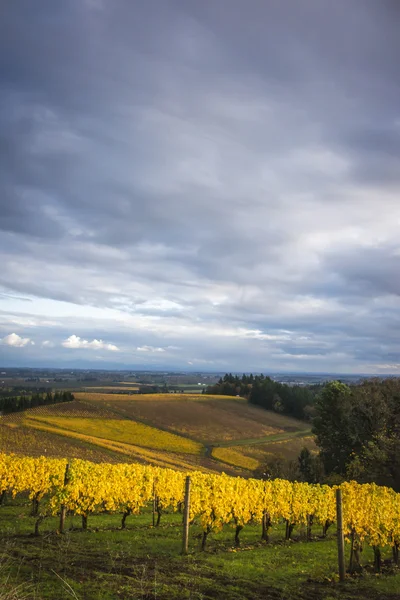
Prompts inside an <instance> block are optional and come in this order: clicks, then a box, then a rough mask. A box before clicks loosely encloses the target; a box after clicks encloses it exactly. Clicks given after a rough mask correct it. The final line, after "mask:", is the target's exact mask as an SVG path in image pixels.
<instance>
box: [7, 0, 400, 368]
mask: <svg viewBox="0 0 400 600" xmlns="http://www.w3.org/2000/svg"><path fill="white" fill-rule="evenodd" d="M0 11H1V18H0V365H1V366H9V367H11V366H32V367H37V366H49V367H55V366H56V367H66V368H69V367H75V368H76V367H82V368H99V369H102V368H119V369H131V368H132V369H139V368H143V369H148V368H150V369H167V368H168V369H179V370H189V371H191V370H202V371H231V370H233V371H251V370H254V371H263V372H265V373H268V372H276V371H298V372H299V371H307V372H340V373H345V372H346V373H397V372H400V298H399V294H400V236H399V231H400V194H399V192H400V67H399V56H400V36H399V35H398V32H399V28H400V3H399V2H398V1H397V0H380V1H379V2H377V1H376V0H354V1H353V2H348V0H336V1H335V2H332V0H303V1H302V2H298V0H287V1H285V2H282V0H202V1H201V2H200V1H199V0H146V1H141V0H138V1H137V2H132V1H131V0H68V2H54V0H36V1H35V2H31V1H30V0H13V1H12V2H6V3H3V4H2V7H1V9H0Z"/></svg>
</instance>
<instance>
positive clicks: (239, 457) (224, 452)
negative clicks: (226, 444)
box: [211, 448, 260, 471]
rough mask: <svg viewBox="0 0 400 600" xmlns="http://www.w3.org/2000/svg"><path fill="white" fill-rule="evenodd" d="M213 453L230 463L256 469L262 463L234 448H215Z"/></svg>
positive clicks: (250, 469) (252, 469)
mask: <svg viewBox="0 0 400 600" xmlns="http://www.w3.org/2000/svg"><path fill="white" fill-rule="evenodd" d="M211 455H212V456H213V458H216V459H217V460H220V461H222V462H224V463H227V464H228V465H233V466H234V467H239V468H240V469H248V470H249V471H254V470H255V469H257V468H258V467H259V465H260V463H259V462H258V460H257V459H255V458H251V457H250V456H245V455H244V454H241V453H240V452H237V450H234V449H233V448H213V450H212V453H211Z"/></svg>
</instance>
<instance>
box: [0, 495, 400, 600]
mask: <svg viewBox="0 0 400 600" xmlns="http://www.w3.org/2000/svg"><path fill="white" fill-rule="evenodd" d="M29 511H30V504H29V503H28V502H26V501H25V500H24V499H21V498H19V499H17V500H16V501H13V502H12V503H11V504H9V505H8V504H6V505H5V506H2V507H0V541H1V547H2V551H1V553H2V556H3V563H4V565H5V568H3V569H0V586H1V584H3V587H0V589H1V590H2V592H0V598H2V596H1V593H3V590H4V589H5V586H6V584H7V586H8V588H9V589H13V588H15V587H17V586H21V587H20V591H21V596H16V598H20V597H25V598H28V599H32V600H33V599H35V600H48V599H49V600H50V599H51V600H53V599H54V598H57V600H66V599H67V598H77V599H79V600H115V599H118V598H121V599H123V600H153V599H154V600H219V599H220V600H320V599H325V600H334V599H339V598H340V599H341V600H364V599H365V598H368V599H369V600H399V598H400V594H399V590H400V573H399V571H398V570H394V571H393V572H392V573H391V574H389V573H386V574H383V575H378V576H377V575H375V574H373V573H372V572H371V570H370V569H369V568H366V569H365V570H364V573H363V575H362V576H361V577H357V578H348V580H347V581H346V582H345V584H343V585H341V584H339V583H338V581H337V565H336V561H337V558H336V557H337V554H336V552H337V551H336V540H335V536H334V533H335V532H334V531H331V532H330V534H329V536H328V538H327V539H325V540H322V539H319V538H317V537H316V538H315V540H314V541H312V542H305V532H304V530H303V529H302V528H298V529H297V530H295V534H294V536H295V538H296V541H294V542H283V541H282V539H283V533H284V532H283V526H282V525H279V526H276V527H274V528H273V529H272V531H271V541H270V543H269V544H268V545H264V544H262V543H261V542H260V526H259V525H254V526H246V527H245V528H244V529H243V531H242V532H241V534H240V538H241V542H242V547H241V548H240V549H236V548H235V547H234V546H233V534H234V530H233V529H232V528H230V527H225V528H224V529H223V531H222V532H220V533H217V534H210V536H209V541H208V546H207V551H206V552H200V551H199V546H200V535H201V531H200V529H199V527H198V525H196V524H195V525H193V526H192V527H191V528H190V542H189V555H188V556H185V557H184V556H181V555H180V550H181V535H182V529H181V519H182V516H181V515H180V514H178V513H177V514H165V515H163V516H162V519H161V525H160V527H159V528H153V527H151V514H150V511H145V512H144V513H143V514H141V515H138V516H131V517H129V518H128V519H127V528H126V529H125V530H121V529H120V523H121V515H106V514H100V515H90V517H89V519H88V527H89V530H88V531H87V532H83V531H81V530H80V519H79V518H78V517H75V516H69V517H67V522H66V526H67V529H66V533H65V535H63V536H59V535H56V534H55V530H56V528H57V525H58V520H57V519H56V518H49V519H46V520H45V521H43V523H42V525H41V536H40V537H33V536H32V535H31V532H32V531H33V527H34V519H33V518H32V517H30V516H29ZM318 533H319V531H318V529H317V528H314V534H315V535H317V534H318ZM348 554H349V545H346V555H347V560H348ZM388 557H389V552H388V550H385V552H384V558H388ZM371 561H372V550H371V549H368V550H365V551H364V552H363V557H362V562H363V564H364V565H367V564H368V563H371ZM387 570H388V569H387ZM24 594H25V595H24Z"/></svg>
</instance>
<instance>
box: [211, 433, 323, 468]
mask: <svg viewBox="0 0 400 600" xmlns="http://www.w3.org/2000/svg"><path fill="white" fill-rule="evenodd" d="M303 448H308V449H309V450H310V451H311V452H316V450H317V446H316V444H315V439H314V436H312V435H305V436H303V437H300V436H292V437H290V438H289V437H287V438H286V439H282V440H276V441H270V442H268V441H267V442H265V443H263V444H242V445H238V446H236V445H235V446H234V449H235V451H236V452H237V453H239V454H241V455H242V456H246V457H251V458H253V459H255V460H258V461H259V462H265V461H266V459H269V458H271V456H276V457H280V458H284V459H288V460H296V459H297V458H298V456H299V454H300V452H301V450H302V449H303ZM220 449H221V450H222V449H232V448H220ZM267 462H268V461H267Z"/></svg>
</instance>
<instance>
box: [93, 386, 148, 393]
mask: <svg viewBox="0 0 400 600" xmlns="http://www.w3.org/2000/svg"><path fill="white" fill-rule="evenodd" d="M138 389H139V388H138V386H129V385H126V386H121V385H101V386H93V387H91V386H88V387H86V388H85V390H96V391H103V390H107V391H108V390H109V391H114V390H127V391H128V392H136V391H137V390H138Z"/></svg>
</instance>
